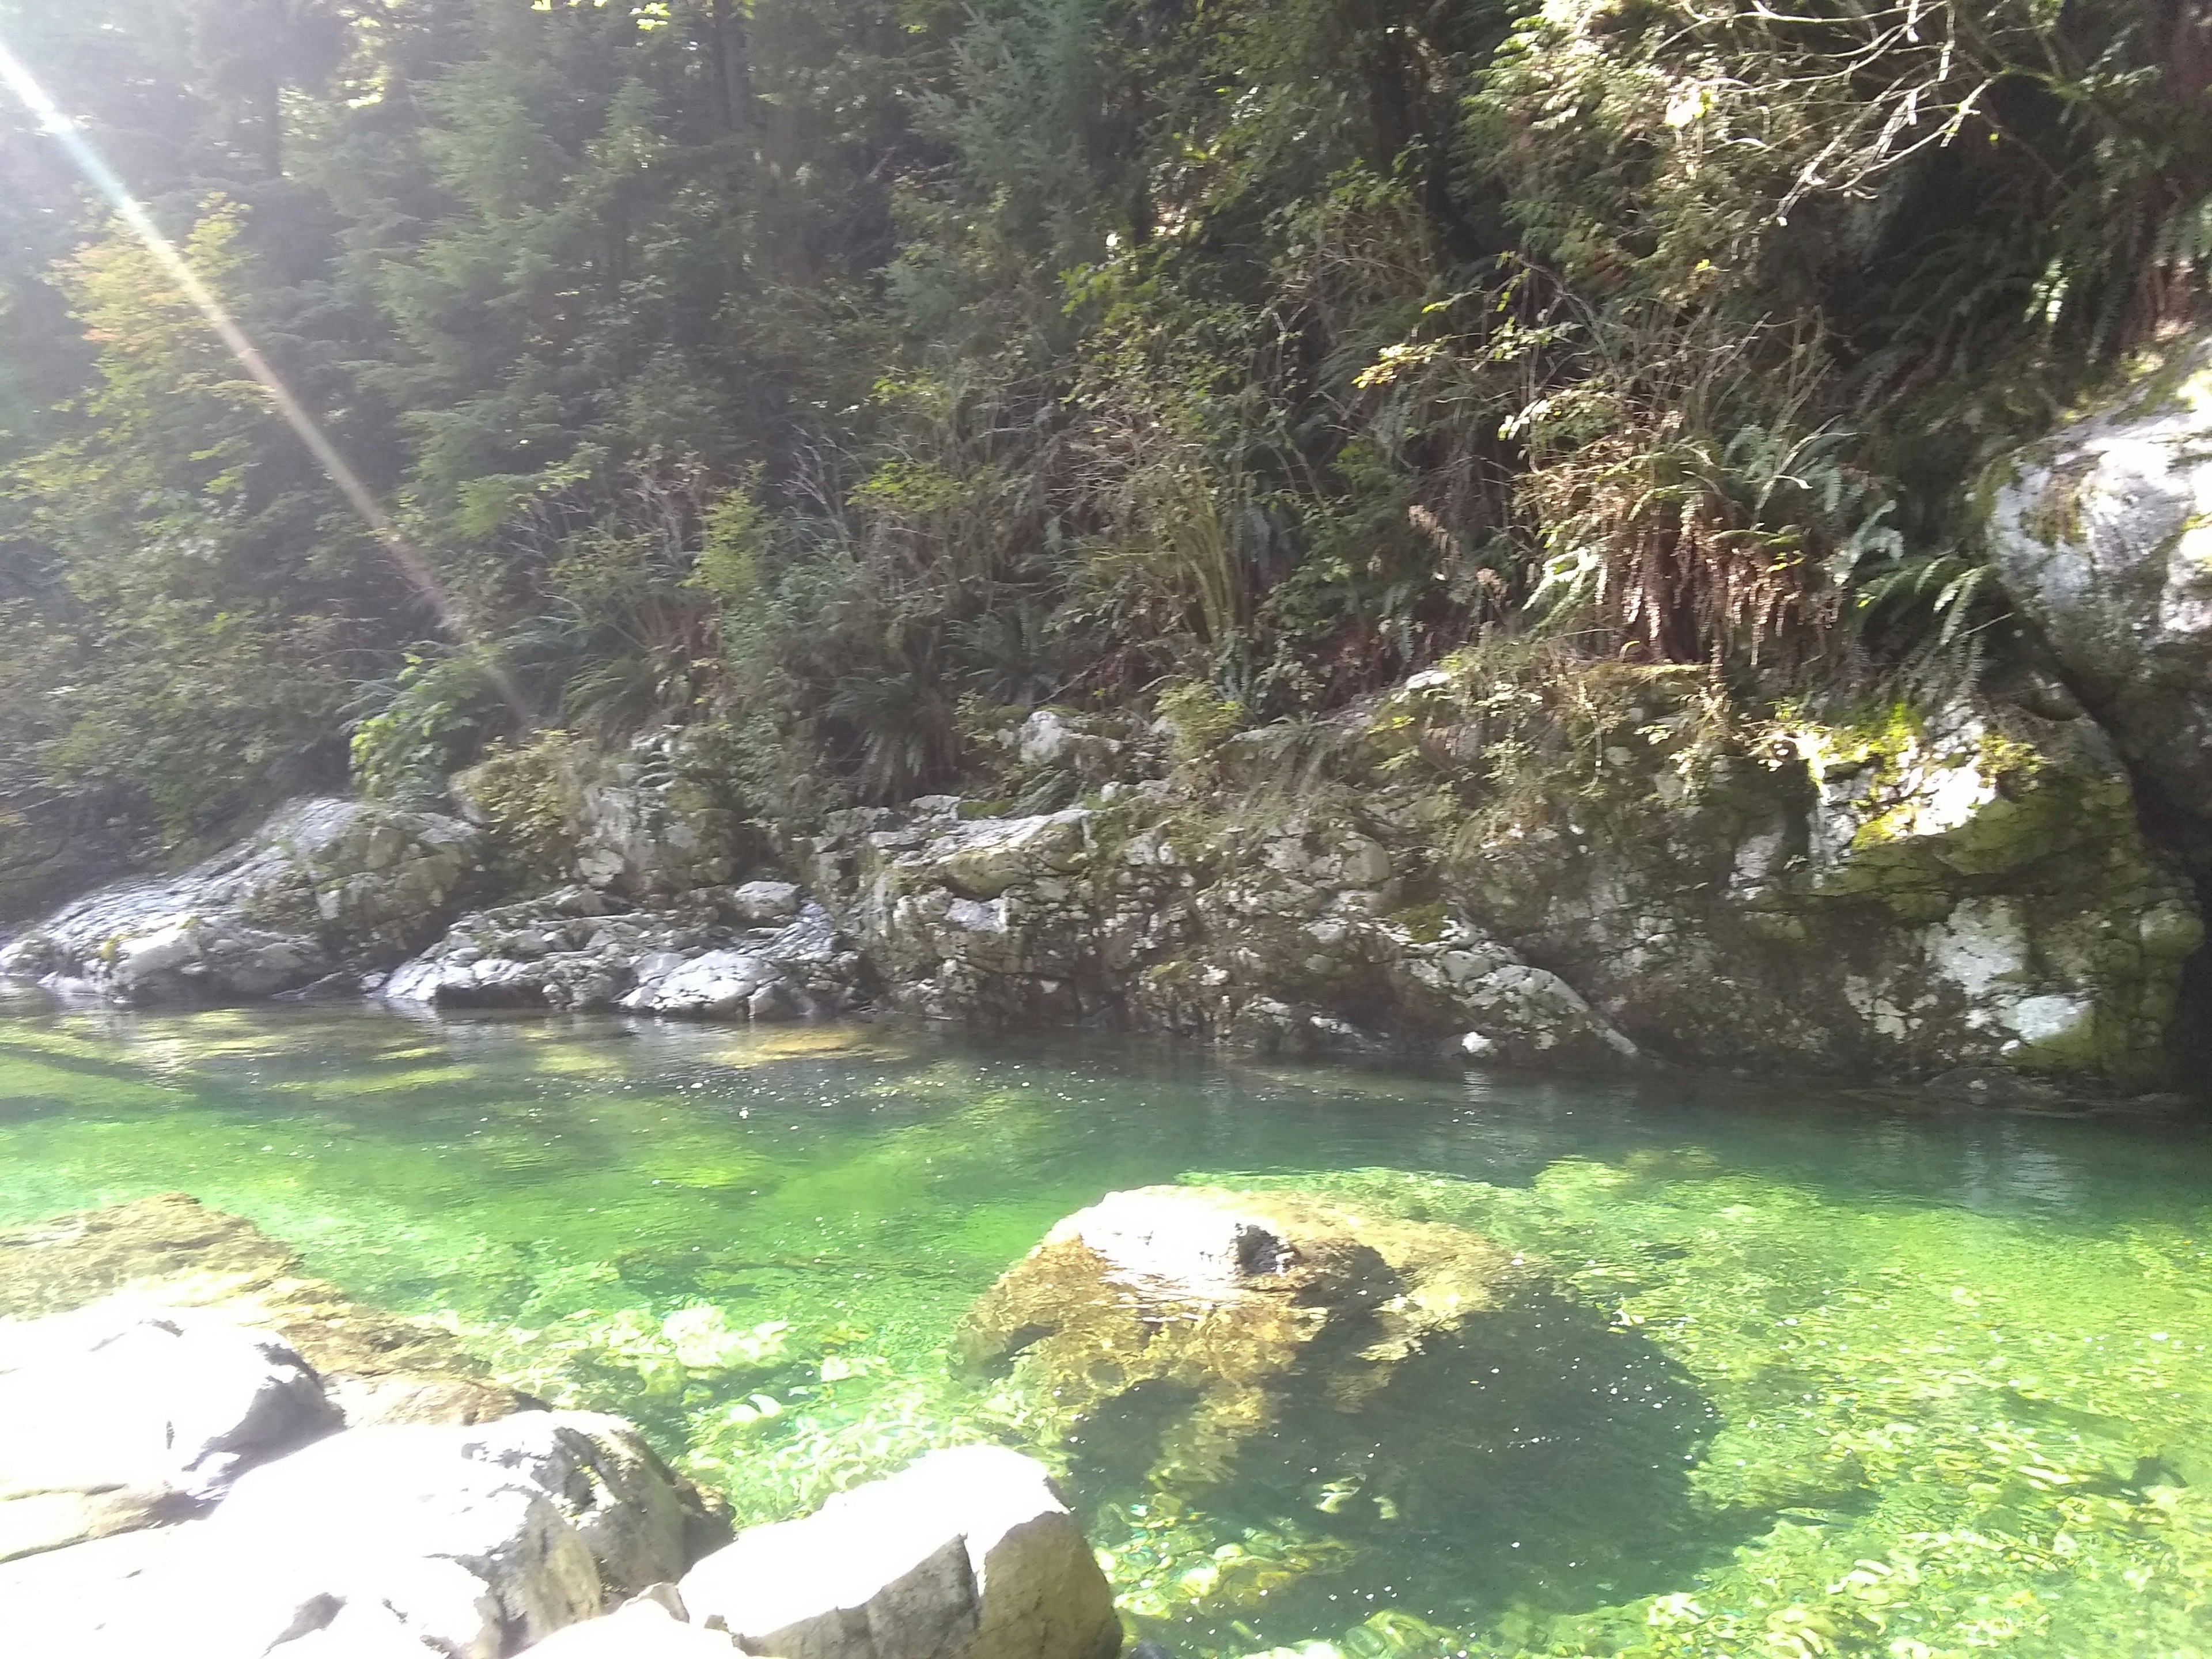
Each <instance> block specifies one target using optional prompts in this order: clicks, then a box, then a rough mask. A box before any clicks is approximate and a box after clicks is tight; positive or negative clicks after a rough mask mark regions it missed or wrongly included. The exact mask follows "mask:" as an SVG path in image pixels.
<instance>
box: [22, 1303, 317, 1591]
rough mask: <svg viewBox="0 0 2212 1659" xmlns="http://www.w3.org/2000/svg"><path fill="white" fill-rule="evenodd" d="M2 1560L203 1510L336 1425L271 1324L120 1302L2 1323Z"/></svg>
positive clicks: (308, 1372)
mask: <svg viewBox="0 0 2212 1659" xmlns="http://www.w3.org/2000/svg"><path fill="white" fill-rule="evenodd" d="M0 1425H5V1429H6V1431H5V1432H4V1433H0V1560H6V1559H12V1558H15V1557H20V1556H26V1555H32V1554H36V1553H42V1552H45V1551H48V1550H56V1549H62V1548H65V1547H68V1546H70V1545H74V1544H79V1543H82V1542H84V1541H87V1540H90V1539H94V1538H104V1537H107V1536H111V1535H112V1534H117V1533H122V1532H128V1531H131V1530H133V1529H135V1528H140V1527H144V1526H149V1525H154V1524H156V1523H159V1522H170V1521H176V1520H179V1519H181V1518H183V1517H185V1516H190V1515H192V1514H195V1513H197V1512H198V1511H199V1510H203V1509H204V1508H205V1507H206V1506H207V1505H209V1504H211V1503H213V1502H215V1501H216V1499H218V1498H221V1497H222V1495H223V1494H224V1493H225V1492H227V1491H228V1490H229V1489H230V1487H231V1485H232V1483H233V1482H234V1480H236V1479H237V1478H238V1477H239V1476H240V1474H242V1473H243V1472H244V1471H246V1469H248V1468H252V1466H253V1465H255V1464H256V1463H258V1462H265V1461H267V1460H269V1459H271V1458H275V1457H278V1456H281V1455H283V1454H284V1453H287V1452H289V1451H292V1450H294V1449H296V1448H298V1447H300V1446H302V1445H304V1444H306V1443H307V1442H309V1441H312V1440H313V1439H315V1438H317V1437H319V1436H323V1435H326V1434H329V1433H331V1432H332V1431H334V1430H336V1429H337V1427H338V1426H339V1419H338V1413H337V1408H336V1407H333V1406H332V1405H331V1403H330V1402H329V1401H327V1400H326V1399H325V1397H324V1394H323V1388H322V1383H321V1381H320V1379H319V1378H318V1377H317V1376H316V1375H315V1373H314V1371H313V1370H312V1369H311V1368H310V1367H309V1366H308V1364H307V1362H306V1361H305V1360H303V1359H302V1358H301V1357H300V1356H299V1354H298V1353H297V1352H295V1351H294V1350H293V1349H292V1348H291V1346H289V1344H287V1343H285V1342H284V1341H283V1340H281V1339H279V1338H277V1337H275V1336H273V1335H270V1334H268V1333H267V1332H264V1331H255V1330H249V1329H246V1328H242V1327H240V1326H237V1325H234V1324H231V1323H228V1322H224V1321H222V1320H219V1319H210V1318H195V1317H193V1316H191V1315H187V1314H180V1313H174V1312H166V1313H161V1314H158V1315H147V1316H137V1315H133V1314H131V1313H130V1312H128V1311H126V1310H118V1308H117V1306H116V1305H115V1304H96V1305H94V1307H91V1308H88V1309H85V1310H81V1311H79V1312H76V1313H70V1314H59V1315H56V1316H52V1317H51V1318H47V1319H40V1320H34V1321H32V1322H27V1323H25V1324H21V1325H15V1326H13V1327H10V1328H4V1330H0Z"/></svg>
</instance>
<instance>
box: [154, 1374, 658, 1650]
mask: <svg viewBox="0 0 2212 1659" xmlns="http://www.w3.org/2000/svg"><path fill="white" fill-rule="evenodd" d="M694 1510H696V1504H694V1503H693V1502H692V1501H691V1500H690V1499H689V1498H687V1495H686V1492H685V1491H684V1488H683V1487H682V1486H681V1485H680V1484H679V1483H678V1481H677V1480H675V1479H674V1477H672V1476H671V1474H669V1472H668V1471H667V1469H666V1468H665V1467H664V1466H663V1465H662V1464H661V1463H660V1462H659V1459H658V1458H656V1457H655V1456H654V1455H653V1453H652V1452H651V1450H650V1449H647V1447H646V1445H645V1444H644V1443H643V1442H642V1441H641V1439H639V1437H638V1436H637V1433H636V1431H635V1430H634V1429H632V1428H631V1427H630V1426H629V1425H627V1424H625V1423H623V1422H621V1421H619V1420H617V1419H613V1418H606V1417H598V1416H592V1415H590V1414H588V1413H575V1412H564V1413H545V1412H530V1413H521V1414H520V1415H517V1416H514V1417H510V1418H506V1419H501V1421H500V1422H497V1423H494V1424H489V1425H480V1426H471V1427H456V1426H439V1427H406V1428H377V1429H356V1430H351V1431H348V1432H346V1433H343V1434H339V1435H335V1436H332V1437H331V1438H329V1439H326V1440H324V1441H321V1442H319V1443H316V1444H314V1445H312V1446H310V1447H308V1448H307V1449H305V1450H303V1451H300V1452H297V1453H295V1454H294V1455H291V1456H290V1457H288V1458H284V1459H282V1460H280V1461H278V1462H274V1463H270V1464H267V1465H265V1466H264V1467H263V1468H258V1469H256V1470H254V1471H253V1472H252V1474H249V1475H247V1476H246V1477H245V1478H243V1479H241V1480H239V1481H238V1482H237V1484H236V1485H235V1486H234V1488H233V1490H232V1492H231V1494H230V1496H229V1498H228V1499H227V1500H226V1501H225V1502H224V1503H223V1504H222V1506H221V1507H220V1508H219V1509H217V1510H216V1512H215V1514H214V1516H212V1517H211V1518H210V1519H209V1520H208V1521H206V1522H202V1523H200V1524H198V1525H197V1526H196V1527H194V1528H192V1532H191V1538H190V1539H189V1540H188V1541H187V1542H186V1545H185V1547H184V1548H183V1549H181V1550H180V1551H179V1553H178V1554H177V1556H176V1557H175V1559H174V1560H173V1562H172V1564H171V1565H170V1568H169V1571H168V1574H167V1579H166V1585H167V1588H166V1590H165V1593H164V1594H163V1595H162V1596H161V1597H159V1598H150V1599H149V1600H150V1602H151V1605H153V1606H154V1607H155V1608H156V1609H157V1611H158V1615H159V1617H160V1618H161V1619H162V1620H164V1621H166V1623H167V1625H168V1626H169V1627H170V1628H172V1629H176V1628H182V1629H189V1630H192V1631H195V1632H198V1633H199V1639H200V1641H201V1642H202V1644H203V1646H204V1650H205V1651H206V1652H208V1653H209V1654H210V1656H228V1655H231V1654H239V1655H246V1654H252V1655H260V1654H264V1653H278V1654H283V1655H287V1656H292V1655H297V1656H300V1659H308V1656H311V1655H313V1654H317V1653H322V1652H329V1653H331V1654H337V1653H339V1652H346V1653H354V1652H356V1651H358V1652H363V1653H380V1652H384V1651H392V1652H394V1653H403V1652H404V1653H410V1654H411V1653H419V1652H421V1651H422V1650H426V1649H427V1650H428V1651H430V1652H433V1653H439V1654H445V1655H451V1656H463V1659H498V1656H501V1655H503V1654H506V1653H508V1652H511V1651H513V1650H514V1649H515V1648H517V1647H519V1646H524V1645H527V1644H532V1643H535V1642H538V1641H539V1640H541V1639H543V1638H545V1637H547V1636H550V1634H552V1633H553V1632H555V1631H556V1630H560V1629H562V1628H564V1627H566V1626H569V1625H573V1624H575V1623H577V1622H579V1621H580V1620H586V1619H590V1618H592V1617H594V1616H596V1615H597V1614H598V1613H600V1611H601V1610H602V1609H603V1607H605V1604H606V1601H607V1600H608V1599H609V1597H610V1596H611V1595H615V1596H619V1595H623V1594H624V1593H627V1592H629V1591H632V1590H636V1589H643V1588H645V1587H646V1586H647V1585H649V1584H653V1583H661V1582H665V1581H668V1580H671V1579H673V1578H675V1577H678V1575H679V1574H680V1573H681V1572H682V1571H683V1570H684V1565H685V1563H686V1560H687V1558H688V1554H689V1553H690V1541H691V1536H692V1532H693V1523H694V1520H695V1515H694V1513H693V1511H694ZM410 1643H411V1644H414V1645H412V1646H410V1645H409V1644H410Z"/></svg>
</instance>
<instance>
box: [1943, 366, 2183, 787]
mask: <svg viewBox="0 0 2212 1659" xmlns="http://www.w3.org/2000/svg"><path fill="white" fill-rule="evenodd" d="M1985 495H1986V498H1987V499H1986V503H1985V505H1986V507H1987V512H1988V518H1989V542H1990V557H1991V561H1992V562H1993V564H1994V565H1995V567H1996V572H1997V574H1998V576H1999V578H2000V579H2001V580H2002V582H2003V584H2004V586H2005V588H2006V591H2007V592H2009V593H2010V594H2011V595H2012V598H2013V599H2014V602H2015V604H2016V605H2018V606H2019V608H2020V610H2021V612H2022V613H2023V614H2024V615H2025V616H2026V617H2027V619H2028V621H2029V622H2030V623H2032V624H2033V626H2034V627H2035V628H2037V629H2039V631H2040V633H2041V634H2042V635H2043V637H2044V639H2045V641H2047V642H2048V643H2049V645H2050V647H2051V653H2052V654H2053V656H2054V657H2055V658H2056V659H2057V663H2058V665H2059V667H2060V669H2061V671H2062V672H2063V675H2064V677H2065V678H2066V681H2067V683H2068V684H2069V686H2071V688H2072V689H2073V690H2074V691H2075V693H2076V694H2077V695H2078V696H2080V697H2081V700H2082V702H2084V703H2086V704H2087V707H2088V708H2089V709H2090V710H2091V711H2092V712H2093V714H2095V715H2096V717H2097V719H2098V720H2100V722H2101V723H2102V724H2103V725H2104V726H2106V728H2107V729H2108V730H2109V731H2111V732H2112V735H2113V737H2114V738H2115V739H2117V740H2118V744H2119V746H2120V749H2121V750H2122V752H2123V753H2124V754H2125V755H2127V756H2128V757H2129V758H2130V760H2131V761H2132V762H2134V763H2136V766H2138V767H2139V768H2140V769H2141V770H2142V773H2143V775H2144V776H2145V778H2146V779H2147V780H2148V781H2149V782H2150V783H2152V784H2153V785H2154V787H2157V788H2158V789H2159V790H2160V792H2161V793H2163V794H2165V795H2166V797H2167V798H2168V799H2171V800H2172V801H2173V802H2174V803H2175V804H2176V805H2179V806H2180V807H2182V808H2183V809H2184V810H2185V811H2188V812H2190V813H2191V814H2194V815H2195V816H2197V817H2199V818H2212V334H2206V335H2200V336H2198V337H2196V338H2194V339H2191V340H2189V341H2185V342H2184V343H2180V344H2179V345H2178V346H2176V347H2175V348H2174V349H2172V351H2171V352H2170V353H2169V354H2168V355H2167V356H2166V358H2165V359H2164V360H2163V361H2162V362H2159V363H2157V364H2155V365H2154V366H2152V367H2151V368H2148V369H2147V370H2145V371H2143V372H2142V373H2139V374H2137V375H2136V377H2135V378H2134V379H2133V380H2131V381H2130V382H2129V383H2128V384H2127V385H2125V386H2123V387H2122V388H2121V389H2120V391H2119V392H2118V395H2117V396H2115V397H2114V398H2112V400H2111V401H2110V402H2109V403H2107V404H2106V405H2105V406H2103V407H2101V408H2100V409H2097V410H2093V412H2091V413H2089V414H2088V415H2087V416H2085V417H2084V418H2082V419H2080V420H2078V421H2075V422H2072V423H2070V424H2069V425H2067V426H2064V427H2062V428H2060V429H2059V430H2058V431H2057V432H2056V433H2054V434H2052V435H2051V437H2050V438H2048V439H2046V440H2045V441H2043V442H2042V443H2039V444H2035V445H2032V446H2030V447H2027V449H2024V450H2022V451H2021V452H2020V453H2017V454H2015V455H2013V456H2010V457H2008V458H2007V459H2005V460H2004V461H2003V462H2002V463H2001V464H2000V465H1998V466H1996V468H1995V469H1993V471H1992V472H1991V474H1990V478H1989V480H1988V483H1987V485H1986V487H1985Z"/></svg>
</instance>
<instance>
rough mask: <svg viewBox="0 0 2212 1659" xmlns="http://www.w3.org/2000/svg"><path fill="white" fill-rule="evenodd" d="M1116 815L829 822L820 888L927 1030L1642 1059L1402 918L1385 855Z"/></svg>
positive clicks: (1137, 803)
mask: <svg viewBox="0 0 2212 1659" xmlns="http://www.w3.org/2000/svg"><path fill="white" fill-rule="evenodd" d="M1165 808H1166V802H1165V798H1164V795H1163V794H1162V793H1158V792H1154V793H1150V794H1140V795H1138V796H1136V797H1134V798H1133V800H1132V803H1131V804H1130V805H1126V806H1124V807H1123V808H1121V809H1120V810H1118V811H1097V810H1091V809H1085V808H1069V809H1066V810H1063V811H1057V812H1051V813H1045V814H1039V815H1035V816H1031V817H1015V818H998V817H981V818H973V817H966V816H964V812H963V805H962V803H960V802H958V801H957V800H954V799H950V798H943V797H939V798H931V799H923V800H920V801H917V802H915V804H914V806H913V808H912V809H911V810H909V811H905V812H898V813H894V812H888V811H854V812H848V813H842V814H839V815H837V816H836V817H834V818H833V819H832V821H831V823H830V824H829V831H828V833H827V834H826V835H824V836H822V837H820V838H819V839H817V841H816V842H814V843H813V845H812V848H811V866H812V873H813V877H814V880H815V884H816V890H817V891H819V892H821V893H823V895H824V896H825V897H828V898H829V900H830V902H831V903H832V906H833V908H834V909H835V911H836V914H837V915H838V916H839V918H840V920H841V921H842V923H843V924H844V926H845V927H847V929H848V931H849V932H850V933H852V934H853V935H854V937H855V939H858V940H859V941H860V944H861V946H862V948H863V949H864V950H865V951H866V953H867V955H868V957H869V958H870V960H871V962H872V963H873V964H874V965H875V967H876V969H877V971H878V975H879V976H880V977H881V979H882V980H883V981H884V985H885V987H886V995H887V997H888V998H889V1000H891V1001H892V1002H893V1003H894V1004H895V1005H896V1006H900V1007H902V1008H905V1009H907V1010H908V1011H910V1012H915V1013H920V1014H923V1015H927V1016H930V1017H933V1018H962V1019H978V1018H981V1019H987V1020H996V1021H1000V1022H1006V1023H1014V1022H1022V1021H1044V1022H1060V1023H1073V1022H1076V1021H1081V1020H1097V1021H1105V1022H1116V1023H1122V1024H1133V1025H1138V1026H1141V1027H1145V1028H1147V1029H1152V1030H1170V1031H1176V1032H1179V1033H1183V1034H1187V1035H1193V1036H1211V1037H1214V1038H1218V1039H1222V1040H1229V1041H1237V1042H1249V1043H1252V1044H1254V1045H1256V1046H1261V1047H1270V1048H1273V1047H1286V1048H1294V1049H1304V1048H1336V1047H1350V1048H1359V1047H1379V1046H1381V1043H1382V1041H1383V1039H1382V1037H1381V1036H1380V1035H1379V1034H1380V1033H1382V1032H1384V1031H1389V1033H1390V1034H1391V1035H1392V1036H1401V1037H1403V1036H1412V1037H1413V1038H1415V1039H1416V1040H1425V1041H1426V1042H1429V1043H1431V1044H1434V1043H1436V1042H1444V1041H1449V1043H1450V1044H1451V1045H1452V1046H1453V1047H1454V1048H1455V1049H1457V1050H1459V1051H1461V1052H1465V1053H1468V1054H1479V1055H1482V1056H1484V1057H1487V1058H1492V1059H1497V1060H1523V1061H1533V1060H1561V1061H1569V1062H1577V1061H1579V1062H1590V1061H1597V1062H1601V1063H1614V1062H1619V1061H1621V1060H1632V1059H1634V1058H1636V1055H1637V1050H1636V1047H1635V1045H1634V1044H1633V1043H1632V1042H1630V1041H1629V1040H1628V1039H1627V1038H1626V1037H1624V1036H1622V1035H1621V1034H1620V1032H1619V1031H1617V1030H1614V1029H1613V1027H1612V1026H1611V1025H1609V1024H1607V1021H1606V1020H1605V1019H1604V1018H1602V1017H1601V1016H1600V1015H1598V1014H1597V1013H1595V1012H1593V1011H1592V1010H1591V1008H1590V1006H1589V1004H1588V1003H1587V1002H1585V1001H1584V1000H1583V998H1582V997H1581V996H1580V995H1578V994H1577V993H1576V992H1575V991H1574V990H1573V989H1572V988H1571V987H1570V986H1568V985H1567V984H1566V983H1565V981H1562V980H1561V979H1559V976H1558V975H1554V974H1552V973H1549V972H1547V971H1546V970H1545V969H1541V968H1538V967H1534V966H1532V965H1531V964H1530V963H1527V962H1525V961H1523V960H1522V959H1521V958H1520V957H1518V956H1516V953H1515V952H1514V951H1511V950H1510V949H1509V948H1507V947H1506V946H1504V945H1502V944H1500V943H1499V942H1498V940H1496V939H1493V938H1492V937H1490V936H1488V935H1487V934H1486V933H1483V932H1482V931H1481V930H1480V928H1479V927H1475V926H1474V924H1473V923H1472V922H1469V921H1465V920H1464V919H1460V918H1455V919H1453V920H1452V921H1450V922H1449V925H1444V926H1438V927H1432V928H1427V929H1419V928H1416V927H1409V926H1407V925H1406V923H1405V922H1404V921H1403V920H1402V919H1401V918H1399V917H1397V916H1395V915H1394V914H1393V913H1394V911H1395V910H1396V909H1397V908H1400V907H1401V905H1402V903H1403V887H1402V884H1401V882H1400V880H1399V879H1398V878H1397V876H1396V873H1395V867H1394V865H1393V861H1392V858H1391V854H1390V853H1389V851H1388V850H1387V849H1386V848H1384V847H1383V845H1382V844H1381V843H1380V842H1377V841H1376V839H1374V838H1373V837H1372V836H1368V835H1365V834H1363V833H1360V832H1359V831H1358V830H1357V829H1354V828H1352V827H1351V826H1349V825H1344V824H1340V823H1328V822H1322V821H1318V820H1309V821H1303V822H1294V823H1288V824H1285V825H1283V826H1281V827H1280V828H1279V829H1278V830H1277V831H1276V832H1275V833H1273V834H1270V835H1268V836H1265V837H1247V838H1244V839H1245V840H1247V841H1248V842H1251V843H1252V844H1249V845H1245V846H1239V847H1236V848H1231V847H1229V846H1226V845H1224V844H1220V843H1209V842H1205V841H1204V840H1203V839H1201V840H1200V842H1198V843H1197V844H1194V843H1193V842H1192V841H1190V840H1189V839H1188V838H1186V837H1185V836H1182V835H1180V834H1178V833H1177V832H1176V830H1175V829H1172V828H1170V827H1167V826H1164V825H1161V824H1158V823H1153V824H1152V825H1151V826H1150V827H1146V828H1137V827H1136V826H1138V825H1140V824H1143V823H1145V821H1146V819H1148V818H1151V819H1158V818H1159V817H1165V816H1166V815H1167V814H1166V810H1165Z"/></svg>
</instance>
